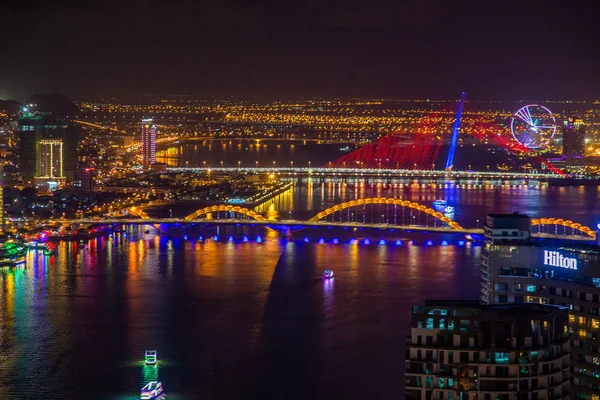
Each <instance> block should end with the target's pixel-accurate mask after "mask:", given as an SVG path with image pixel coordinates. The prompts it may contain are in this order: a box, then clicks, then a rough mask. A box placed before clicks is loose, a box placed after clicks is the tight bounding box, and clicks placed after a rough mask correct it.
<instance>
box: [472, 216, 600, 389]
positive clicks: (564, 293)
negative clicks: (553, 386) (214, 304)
mask: <svg viewBox="0 0 600 400" xmlns="http://www.w3.org/2000/svg"><path fill="white" fill-rule="evenodd" d="M530 226H531V222H530V219H529V217H528V216H527V215H523V214H491V215H488V216H487V218H486V223H485V225H484V234H485V238H486V244H485V248H484V250H483V251H482V253H481V299H482V301H484V302H485V303H490V304H504V305H506V304H507V303H538V304H555V305H560V306H563V307H567V308H568V310H569V335H570V339H571V365H572V370H571V398H572V399H582V400H586V399H587V400H597V399H599V398H600V247H599V246H597V245H592V244H587V243H581V242H580V241H574V240H567V239H564V240H559V239H538V238H531V228H530Z"/></svg>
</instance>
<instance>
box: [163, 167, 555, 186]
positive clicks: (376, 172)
mask: <svg viewBox="0 0 600 400" xmlns="http://www.w3.org/2000/svg"><path fill="white" fill-rule="evenodd" d="M167 171H170V172H176V173H180V172H194V173H207V172H209V171H210V172H229V173H230V172H238V173H239V172H252V173H258V174H271V173H275V174H278V175H280V176H291V177H294V176H314V177H342V178H343V177H374V178H382V179H385V178H400V179H402V178H404V179H417V178H425V179H443V180H456V179H461V180H464V179H468V180H508V181H530V180H535V181H540V182H547V181H548V180H550V179H565V176H564V175H557V174H542V173H520V172H475V171H440V170H412V169H380V168H327V167H320V168H311V167H292V166H290V167H273V168H269V167H252V166H248V167H244V166H239V167H214V168H213V167H206V168H200V167H189V168H188V167H170V168H167Z"/></svg>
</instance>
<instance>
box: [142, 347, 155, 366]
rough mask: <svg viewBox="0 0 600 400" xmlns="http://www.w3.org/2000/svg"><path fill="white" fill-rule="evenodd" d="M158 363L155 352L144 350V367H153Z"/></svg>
mask: <svg viewBox="0 0 600 400" xmlns="http://www.w3.org/2000/svg"><path fill="white" fill-rule="evenodd" d="M157 361H158V358H157V356H156V350H146V353H145V354H144V363H145V364H146V365H154V364H156V362H157Z"/></svg>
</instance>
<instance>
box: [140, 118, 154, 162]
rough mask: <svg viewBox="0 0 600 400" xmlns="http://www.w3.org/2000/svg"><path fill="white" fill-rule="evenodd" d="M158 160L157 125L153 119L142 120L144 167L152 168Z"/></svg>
mask: <svg viewBox="0 0 600 400" xmlns="http://www.w3.org/2000/svg"><path fill="white" fill-rule="evenodd" d="M155 162H156V125H154V121H153V120H152V119H143V120H142V167H143V169H144V170H147V169H149V168H150V166H151V165H152V164H154V163H155Z"/></svg>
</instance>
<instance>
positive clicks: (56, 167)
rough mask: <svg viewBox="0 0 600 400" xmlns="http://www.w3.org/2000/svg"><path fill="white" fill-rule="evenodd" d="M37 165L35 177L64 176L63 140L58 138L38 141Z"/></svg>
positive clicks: (60, 177)
mask: <svg viewBox="0 0 600 400" xmlns="http://www.w3.org/2000/svg"><path fill="white" fill-rule="evenodd" d="M38 159H39V165H38V170H37V177H39V178H58V179H62V178H64V175H63V142H62V140H60V139H42V140H40V141H39V143H38Z"/></svg>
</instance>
